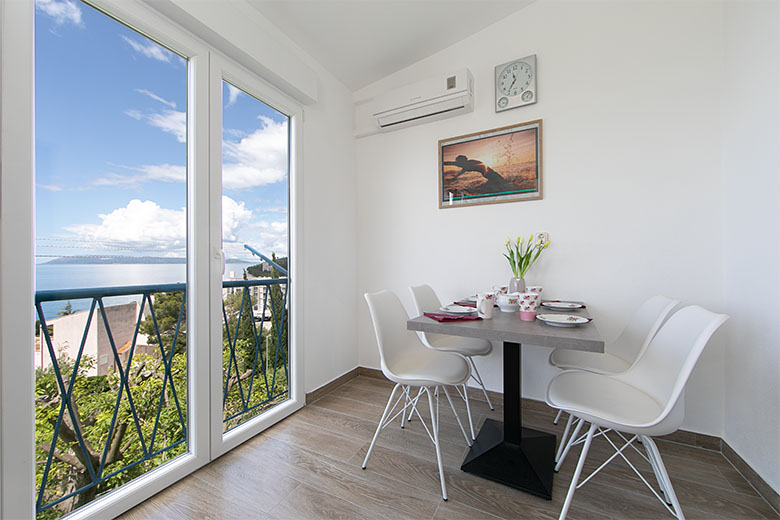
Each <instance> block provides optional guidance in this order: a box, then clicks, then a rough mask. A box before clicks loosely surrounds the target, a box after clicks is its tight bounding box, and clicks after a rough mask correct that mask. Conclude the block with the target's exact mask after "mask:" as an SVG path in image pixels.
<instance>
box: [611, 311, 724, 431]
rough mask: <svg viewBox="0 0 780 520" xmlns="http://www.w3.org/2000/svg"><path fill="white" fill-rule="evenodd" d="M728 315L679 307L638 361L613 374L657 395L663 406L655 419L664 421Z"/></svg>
mask: <svg viewBox="0 0 780 520" xmlns="http://www.w3.org/2000/svg"><path fill="white" fill-rule="evenodd" d="M727 319H728V316H727V315H725V314H715V313H714V312H710V311H708V310H707V309H704V308H702V307H699V306H698V305H691V306H689V307H685V308H684V309H681V310H679V311H677V312H676V313H675V314H674V315H672V317H671V318H669V321H667V322H666V323H665V324H664V325H663V327H661V330H659V331H658V334H656V335H655V337H654V338H653V339H652V340H651V341H650V344H649V345H648V346H647V349H646V350H645V352H644V354H643V355H642V356H641V357H640V358H639V359H638V360H637V362H636V363H635V364H634V365H633V366H632V367H631V368H629V369H628V370H626V371H625V372H623V373H622V374H618V375H616V376H613V377H615V378H616V379H619V380H622V381H625V382H626V383H629V384H630V385H632V386H634V387H635V388H638V389H639V390H641V391H643V392H644V393H646V394H647V395H649V396H650V397H652V398H653V399H655V401H656V402H657V403H658V404H659V405H661V407H662V408H663V412H662V413H661V415H660V416H659V417H658V418H657V419H656V421H655V422H656V423H658V422H660V421H662V420H663V419H665V418H666V417H667V416H668V415H669V413H670V412H671V411H672V409H673V408H674V407H675V404H676V403H677V400H678V399H679V398H680V396H681V395H682V392H683V390H684V389H685V384H686V383H687V382H688V377H689V376H690V375H691V372H692V371H693V367H694V366H695V365H696V362H697V361H698V359H699V356H700V355H701V353H702V351H703V350H704V347H705V346H706V345H707V342H708V341H709V340H710V338H711V337H712V335H713V334H714V333H715V331H716V330H718V328H719V327H720V326H721V325H722V324H723V322H725V321H726V320H727ZM681 417H682V415H680V421H681V420H682V419H681Z"/></svg>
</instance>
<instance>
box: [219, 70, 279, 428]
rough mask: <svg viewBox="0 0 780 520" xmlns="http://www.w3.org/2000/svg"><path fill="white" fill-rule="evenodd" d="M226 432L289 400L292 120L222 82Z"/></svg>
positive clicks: (224, 390) (224, 425) (224, 424)
mask: <svg viewBox="0 0 780 520" xmlns="http://www.w3.org/2000/svg"><path fill="white" fill-rule="evenodd" d="M222 90H223V92H222V96H223V101H222V244H223V246H222V247H223V249H224V250H225V254H226V257H227V265H226V268H225V276H224V279H223V290H222V296H223V329H222V332H223V341H222V343H223V355H222V359H223V381H222V384H223V421H224V422H223V431H227V430H229V429H230V428H233V427H235V426H237V425H239V424H242V423H244V422H245V421H247V420H249V419H251V418H252V417H255V416H257V415H258V414H260V413H262V412H264V411H265V410H268V409H269V408H271V407H273V406H275V405H276V404H278V403H280V402H282V401H284V400H286V399H288V398H289V392H288V381H289V362H288V343H287V327H288V313H287V309H288V303H289V296H288V294H287V287H288V284H287V282H288V274H287V266H288V263H289V258H288V238H289V226H288V223H289V218H288V214H289V213H288V210H289V205H288V188H289V182H288V180H289V179H288V165H289V149H290V146H289V142H290V138H289V132H288V127H289V119H288V117H287V116H286V115H284V114H282V113H280V112H278V111H276V110H274V109H273V108H271V107H269V106H268V105H266V104H265V103H263V102H262V101H259V100H258V99H256V98H254V97H252V96H250V95H248V94H247V93H246V92H244V91H243V90H241V89H239V88H237V87H235V86H233V85H231V84H230V83H228V82H223V85H222Z"/></svg>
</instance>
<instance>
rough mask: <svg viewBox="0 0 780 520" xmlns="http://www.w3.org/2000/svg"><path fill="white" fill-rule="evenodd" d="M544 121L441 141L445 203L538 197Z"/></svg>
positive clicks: (441, 166)
mask: <svg viewBox="0 0 780 520" xmlns="http://www.w3.org/2000/svg"><path fill="white" fill-rule="evenodd" d="M540 130H541V121H539V122H534V123H533V124H523V125H518V126H516V127H510V128H506V129H500V130H497V131H489V132H484V133H481V134H477V135H474V136H463V137H458V138H453V139H448V140H445V141H440V147H441V165H440V168H441V170H440V173H441V201H440V202H441V203H442V204H443V205H445V206H447V205H458V203H475V202H479V203H488V202H498V201H502V202H503V201H507V200H523V199H528V198H538V195H539V193H538V192H539V179H540V173H541V172H540V168H539V162H540V161H539V142H540V139H539V132H540Z"/></svg>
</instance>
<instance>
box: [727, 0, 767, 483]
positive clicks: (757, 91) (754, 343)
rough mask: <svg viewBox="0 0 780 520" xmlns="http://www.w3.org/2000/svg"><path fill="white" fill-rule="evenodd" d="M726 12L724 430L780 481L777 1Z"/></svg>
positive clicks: (758, 466)
mask: <svg viewBox="0 0 780 520" xmlns="http://www.w3.org/2000/svg"><path fill="white" fill-rule="evenodd" d="M725 15H726V16H725V35H726V40H725V60H724V62H725V64H726V71H725V78H726V81H725V82H724V103H723V107H724V110H723V114H724V121H723V143H724V146H723V193H724V200H723V226H724V231H725V236H724V248H723V250H724V258H725V272H724V285H725V291H726V294H725V295H726V312H728V313H729V314H730V315H731V323H730V330H729V342H728V346H727V347H726V368H727V370H726V403H725V405H726V416H725V429H724V437H723V438H724V439H725V440H726V442H728V443H729V445H730V446H731V447H732V448H734V450H735V451H736V452H737V453H739V454H740V455H741V456H742V458H743V459H745V461H747V463H748V464H750V466H751V467H752V468H753V469H755V470H756V471H757V472H758V473H759V474H760V475H761V476H762V477H763V478H764V480H766V481H767V482H768V483H769V485H771V486H772V487H773V488H774V489H775V490H778V491H780V376H779V375H778V373H780V319H779V318H780V277H779V276H778V274H779V271H780V71H779V70H778V67H780V34H779V33H778V26H779V25H780V5H779V4H777V3H762V4H747V5H746V4H743V3H740V4H729V5H728V7H727V9H726V11H725ZM735 93H736V94H737V95H735ZM757 301H760V304H756V302H757Z"/></svg>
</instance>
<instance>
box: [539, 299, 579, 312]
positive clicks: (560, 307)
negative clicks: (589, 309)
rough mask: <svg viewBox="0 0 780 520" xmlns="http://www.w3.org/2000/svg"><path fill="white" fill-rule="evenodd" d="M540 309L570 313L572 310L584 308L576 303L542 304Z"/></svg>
mask: <svg viewBox="0 0 780 520" xmlns="http://www.w3.org/2000/svg"><path fill="white" fill-rule="evenodd" d="M542 307H547V308H548V309H553V310H559V311H571V310H574V309H582V308H583V307H585V306H584V305H583V304H581V303H577V302H549V301H548V302H542Z"/></svg>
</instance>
